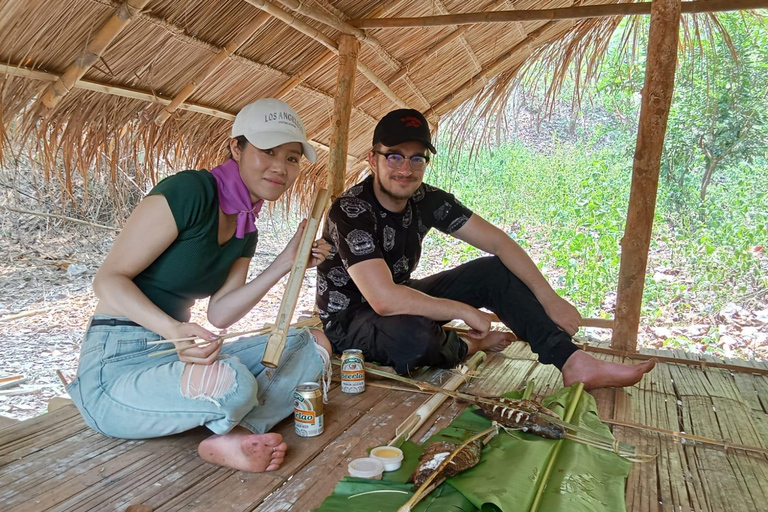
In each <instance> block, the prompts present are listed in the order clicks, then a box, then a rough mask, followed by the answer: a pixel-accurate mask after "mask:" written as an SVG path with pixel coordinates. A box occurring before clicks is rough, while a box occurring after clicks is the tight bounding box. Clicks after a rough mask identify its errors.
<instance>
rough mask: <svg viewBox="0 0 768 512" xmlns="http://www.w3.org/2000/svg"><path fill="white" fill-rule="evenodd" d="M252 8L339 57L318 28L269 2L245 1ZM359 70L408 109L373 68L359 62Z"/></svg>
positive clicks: (330, 42) (332, 45) (395, 101)
mask: <svg viewBox="0 0 768 512" xmlns="http://www.w3.org/2000/svg"><path fill="white" fill-rule="evenodd" d="M245 1H246V2H248V3H249V4H251V5H252V6H254V7H256V8H258V9H261V10H263V11H265V12H268V13H269V14H271V15H272V16H274V17H275V18H277V19H279V20H280V21H282V22H284V23H285V24H287V25H289V26H290V27H293V28H294V29H296V30H298V31H299V32H301V33H302V34H304V35H306V36H307V37H310V38H311V39H313V40H315V41H317V42H318V43H320V44H322V45H323V46H325V47H326V48H328V49H329V50H330V51H332V52H333V53H334V54H335V55H338V53H339V49H338V46H337V45H336V42H335V41H334V40H333V39H331V38H330V37H328V36H327V35H325V34H323V33H322V32H320V31H319V30H317V29H316V28H314V27H312V26H311V25H309V24H307V23H305V22H303V21H301V20H300V19H298V18H296V17H295V16H292V15H291V14H290V13H288V12H286V11H284V10H282V9H281V8H279V7H278V6H276V5H275V4H273V3H272V2H270V1H269V0H245ZM357 70H358V71H360V73H362V74H363V76H365V77H366V78H367V79H368V80H369V81H370V82H371V83H372V84H373V85H375V86H376V87H377V88H379V90H381V92H383V93H384V94H385V95H386V96H387V97H388V98H389V99H390V100H392V102H393V103H394V104H395V105H397V106H399V107H401V108H407V107H408V105H407V104H406V102H405V100H403V99H402V98H400V96H398V95H397V94H396V93H395V92H394V91H393V90H392V89H390V87H389V86H388V85H387V84H386V83H385V82H384V81H383V80H382V79H381V78H379V77H378V76H376V73H374V72H373V71H372V70H371V68H369V67H368V66H366V65H365V64H363V63H362V62H360V61H359V60H358V61H357Z"/></svg>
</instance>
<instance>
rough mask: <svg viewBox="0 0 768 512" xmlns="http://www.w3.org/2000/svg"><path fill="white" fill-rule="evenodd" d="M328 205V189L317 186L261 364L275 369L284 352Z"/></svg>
mask: <svg viewBox="0 0 768 512" xmlns="http://www.w3.org/2000/svg"><path fill="white" fill-rule="evenodd" d="M327 205H328V191H327V190H326V189H324V188H319V189H317V190H316V191H315V199H314V202H313V204H312V211H311V213H310V215H309V217H308V218H307V224H306V225H305V226H304V233H303V234H302V235H301V240H300V241H299V247H298V249H297V250H296V259H295V260H294V262H293V267H292V268H291V275H290V276H289V277H288V283H287V284H286V285H285V294H284V295H283V300H282V301H281V302H280V309H279V310H278V312H277V319H276V320H275V328H274V330H273V331H272V334H270V336H269V339H268V340H267V347H266V349H264V356H263V357H262V359H261V363H262V364H263V365H264V366H267V367H269V368H277V366H278V364H279V363H280V357H281V356H282V355H283V350H285V337H286V336H287V335H288V324H289V323H290V322H291V317H292V316H293V311H294V310H295V309H296V302H298V300H299V292H300V291H301V284H302V282H303V281H304V273H305V272H306V271H307V266H308V264H309V257H310V253H311V251H312V244H313V242H314V241H315V235H317V228H318V226H319V225H320V220H321V217H322V216H323V212H325V207H326V206H327Z"/></svg>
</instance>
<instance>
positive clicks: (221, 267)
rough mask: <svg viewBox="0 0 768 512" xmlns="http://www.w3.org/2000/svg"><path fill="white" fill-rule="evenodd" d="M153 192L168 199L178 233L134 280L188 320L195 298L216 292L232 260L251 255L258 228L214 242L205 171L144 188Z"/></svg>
mask: <svg viewBox="0 0 768 512" xmlns="http://www.w3.org/2000/svg"><path fill="white" fill-rule="evenodd" d="M153 194H161V195H163V196H164V197H165V199H166V200H167V201H168V205H169V206H170V207H171V212H172V213H173V218H174V220H175V221H176V227H177V228H178V231H179V236H178V237H176V240H174V241H173V243H172V244H171V245H170V246H169V247H168V249H166V250H165V252H163V253H162V254H161V255H160V256H159V257H158V258H157V259H156V260H155V261H153V262H152V263H151V264H150V265H149V266H148V267H147V268H146V269H144V271H143V272H141V273H140V274H139V275H137V276H136V277H135V278H134V279H133V282H134V283H135V284H136V286H138V287H139V289H140V290H141V291H142V292H143V293H144V295H146V296H147V297H149V300H151V301H152V302H153V303H154V304H155V305H156V306H157V307H159V308H160V309H162V310H163V311H165V312H166V313H167V314H168V315H170V316H172V317H173V318H175V319H177V320H179V321H181V322H187V321H189V316H190V311H189V310H190V308H191V307H192V305H193V304H194V302H195V300H196V299H202V298H205V297H210V296H211V295H213V294H214V293H216V291H218V289H219V288H221V286H222V285H223V284H224V281H226V279H227V275H228V274H229V270H230V268H231V267H232V264H233V263H234V262H235V260H237V259H238V258H241V257H244V258H252V257H253V255H254V253H255V251H256V242H257V241H258V231H254V232H253V233H248V234H246V235H245V238H235V237H234V236H233V237H232V238H231V239H230V240H229V241H228V242H227V243H225V244H224V245H222V246H219V241H218V236H219V197H218V193H217V187H216V178H214V177H213V175H211V173H209V172H208V171H206V170H202V171H182V172H180V173H178V174H175V175H173V176H169V177H167V178H165V179H164V180H162V181H161V182H160V183H158V184H157V186H155V187H154V188H153V189H152V190H151V191H150V192H149V195H153Z"/></svg>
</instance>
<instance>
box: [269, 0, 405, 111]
mask: <svg viewBox="0 0 768 512" xmlns="http://www.w3.org/2000/svg"><path fill="white" fill-rule="evenodd" d="M404 1H405V0H389V2H384V3H383V4H381V5H380V6H378V7H377V8H376V9H374V10H373V11H371V12H370V14H368V15H367V16H366V18H378V17H380V16H384V15H385V14H387V13H388V12H390V11H391V10H392V9H394V8H396V7H397V6H398V5H400V4H401V3H403V2H404ZM335 55H336V54H335V53H334V52H332V51H330V50H329V51H327V52H325V53H323V54H322V55H321V56H320V57H318V58H317V59H316V60H315V61H314V62H313V63H312V64H310V65H309V66H308V67H306V68H304V69H302V70H300V71H299V72H298V73H295V74H294V75H293V76H292V77H291V78H290V79H289V80H288V81H286V82H284V83H283V84H282V85H281V86H280V88H279V89H278V90H277V91H276V92H275V93H274V94H273V95H272V96H274V97H275V98H283V97H284V96H285V95H286V94H288V93H289V92H290V91H292V90H293V89H295V88H296V87H298V86H299V84H301V83H302V82H303V81H304V80H306V79H307V78H308V77H309V76H311V75H313V74H315V73H316V72H317V71H319V70H320V69H322V68H323V67H324V66H325V65H326V64H327V63H328V62H330V60H331V59H332V58H333V57H334V56H335ZM390 81H391V80H390ZM372 93H373V94H374V95H375V94H376V93H377V88H374V89H373V91H372Z"/></svg>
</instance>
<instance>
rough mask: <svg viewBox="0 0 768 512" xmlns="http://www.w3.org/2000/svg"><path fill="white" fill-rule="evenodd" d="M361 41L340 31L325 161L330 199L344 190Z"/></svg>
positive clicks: (333, 198)
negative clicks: (328, 147)
mask: <svg viewBox="0 0 768 512" xmlns="http://www.w3.org/2000/svg"><path fill="white" fill-rule="evenodd" d="M359 52H360V41H358V40H357V39H356V38H355V37H354V36H350V35H346V34H344V35H342V36H341V38H340V40H339V74H338V78H337V79H336V98H335V99H334V102H333V116H332V117H331V142H330V148H331V149H330V156H329V161H328V185H327V186H328V190H329V191H330V192H331V201H333V200H335V199H336V198H337V197H338V196H339V195H340V194H341V193H342V192H344V176H346V174H347V149H348V147H349V121H350V118H351V116H352V103H353V102H354V93H355V75H356V73H355V71H356V70H357V55H358V53H359Z"/></svg>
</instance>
